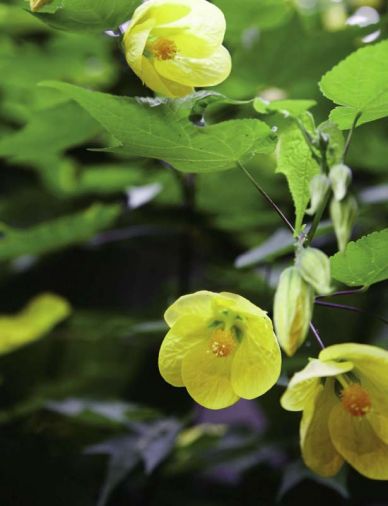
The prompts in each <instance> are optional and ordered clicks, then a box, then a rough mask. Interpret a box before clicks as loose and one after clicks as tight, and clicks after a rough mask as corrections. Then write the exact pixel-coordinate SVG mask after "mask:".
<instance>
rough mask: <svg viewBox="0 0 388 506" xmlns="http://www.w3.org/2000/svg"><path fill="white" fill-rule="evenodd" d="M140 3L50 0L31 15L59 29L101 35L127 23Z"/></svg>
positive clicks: (103, 0) (118, 0) (134, 0)
mask: <svg viewBox="0 0 388 506" xmlns="http://www.w3.org/2000/svg"><path fill="white" fill-rule="evenodd" d="M140 3H141V2H140V0H109V1H107V0H53V1H52V2H50V3H49V4H47V5H45V6H44V7H42V8H41V9H39V12H35V13H34V16H36V17H37V18H38V19H40V20H41V21H44V22H45V23H47V24H48V25H50V26H52V27H53V28H57V29H59V30H68V31H76V32H78V31H82V32H83V31H89V32H90V31H94V32H102V31H104V30H108V29H114V28H117V27H118V26H119V25H120V24H122V23H125V22H126V21H128V20H129V19H130V18H131V17H132V14H133V11H134V10H135V8H136V7H137V6H138V5H139V4H140Z"/></svg>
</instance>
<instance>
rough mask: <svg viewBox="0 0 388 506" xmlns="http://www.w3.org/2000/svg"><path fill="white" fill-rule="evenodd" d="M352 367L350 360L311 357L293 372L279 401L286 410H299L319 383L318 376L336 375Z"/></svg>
mask: <svg viewBox="0 0 388 506" xmlns="http://www.w3.org/2000/svg"><path fill="white" fill-rule="evenodd" d="M352 369H353V363H352V362H334V361H327V362H321V361H320V360H317V359H312V360H310V362H309V363H308V365H307V366H306V367H305V368H304V369H303V370H302V371H300V372H297V373H296V374H294V376H293V377H292V378H291V381H290V383H289V384H288V387H287V390H286V391H285V393H284V394H283V396H282V398H281V400H280V403H281V405H282V407H283V408H284V409H287V410H288V411H301V410H302V409H304V407H305V404H306V402H308V400H309V398H310V397H311V395H312V394H314V392H315V390H316V388H317V386H318V385H319V378H325V377H329V376H336V375H337V374H343V373H345V372H348V371H351V370H352Z"/></svg>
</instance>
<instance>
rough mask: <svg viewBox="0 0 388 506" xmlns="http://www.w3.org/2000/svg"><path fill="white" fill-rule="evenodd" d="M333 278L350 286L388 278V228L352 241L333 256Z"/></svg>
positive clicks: (371, 283)
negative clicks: (343, 249)
mask: <svg viewBox="0 0 388 506" xmlns="http://www.w3.org/2000/svg"><path fill="white" fill-rule="evenodd" d="M331 272H332V276H333V278H335V279H337V280H338V281H341V282H342V283H345V284H346V285H349V286H369V285H373V284H374V283H378V282H379V281H384V280H385V279H388V228H386V229H384V230H381V231H379V232H374V233H373V234H370V235H366V236H364V237H361V239H359V240H358V241H355V242H350V243H349V244H348V245H347V247H346V249H345V251H343V252H340V253H337V254H336V255H334V256H333V257H331Z"/></svg>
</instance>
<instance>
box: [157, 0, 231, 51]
mask: <svg viewBox="0 0 388 506" xmlns="http://www.w3.org/2000/svg"><path fill="white" fill-rule="evenodd" d="M154 4H155V7H154V8H152V9H150V11H149V12H150V14H149V15H152V17H154V18H156V19H157V25H156V27H155V30H154V34H155V35H159V36H163V37H172V38H173V39H174V36H175V35H179V34H182V35H185V36H187V39H189V38H190V37H191V36H194V37H195V38H196V39H200V41H199V46H198V51H199V53H197V54H196V56H200V52H201V51H202V50H203V49H204V48H205V47H207V48H208V49H209V50H213V51H214V50H215V49H217V48H218V47H219V46H220V45H221V44H222V41H223V39H224V35H225V29H226V21H225V16H224V14H223V12H222V11H221V10H220V9H219V8H218V7H217V6H215V5H214V4H212V3H210V2H208V1H206V0H177V1H176V3H175V4H174V3H173V2H172V4H173V5H174V7H172V10H171V12H174V13H175V12H176V18H175V19H172V17H171V16H170V18H168V16H167V15H166V14H164V15H163V19H162V17H161V12H162V11H161V10H160V7H158V8H157V7H156V5H157V4H159V5H160V4H163V5H164V4H166V2H164V0H160V1H159V2H154ZM168 4H170V2H168ZM168 4H167V5H168ZM170 5H171V4H170ZM184 8H185V9H186V15H182V14H183V9H184ZM163 9H165V11H166V13H167V12H168V9H170V7H167V6H166V5H164V7H163ZM174 40H175V39H174ZM184 54H187V53H185V52H184Z"/></svg>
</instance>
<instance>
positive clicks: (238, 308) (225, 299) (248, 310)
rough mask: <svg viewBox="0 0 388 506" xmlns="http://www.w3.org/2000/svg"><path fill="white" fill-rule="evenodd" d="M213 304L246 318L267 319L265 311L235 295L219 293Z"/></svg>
mask: <svg viewBox="0 0 388 506" xmlns="http://www.w3.org/2000/svg"><path fill="white" fill-rule="evenodd" d="M215 303H216V305H217V306H219V307H224V308H227V309H231V310H232V311H233V312H235V313H237V314H241V315H244V316H247V317H250V316H253V317H255V318H257V317H258V318H260V319H261V318H268V317H267V313H266V311H264V310H263V309H261V308H259V307H258V306H256V305H255V304H252V302H250V301H249V300H248V299H246V298H245V297H242V296H241V295H237V294H236V293H230V292H221V293H219V294H217V296H216V298H215Z"/></svg>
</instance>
